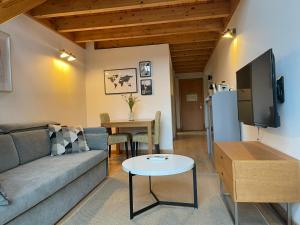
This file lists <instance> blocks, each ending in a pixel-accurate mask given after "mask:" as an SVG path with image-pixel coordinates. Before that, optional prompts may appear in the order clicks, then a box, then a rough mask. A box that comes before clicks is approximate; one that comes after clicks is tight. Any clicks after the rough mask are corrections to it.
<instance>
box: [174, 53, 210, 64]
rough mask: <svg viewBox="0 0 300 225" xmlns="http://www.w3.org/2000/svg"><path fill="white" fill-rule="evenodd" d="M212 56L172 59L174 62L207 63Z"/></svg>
mask: <svg viewBox="0 0 300 225" xmlns="http://www.w3.org/2000/svg"><path fill="white" fill-rule="evenodd" d="M209 56H210V55H200V56H183V57H172V62H173V63H176V62H187V61H201V62H202V61H205V62H207V61H208V59H209Z"/></svg>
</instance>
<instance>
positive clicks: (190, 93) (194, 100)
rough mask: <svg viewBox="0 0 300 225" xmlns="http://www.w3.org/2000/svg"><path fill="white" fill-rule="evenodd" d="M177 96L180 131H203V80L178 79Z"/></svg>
mask: <svg viewBox="0 0 300 225" xmlns="http://www.w3.org/2000/svg"><path fill="white" fill-rule="evenodd" d="M179 95H180V120H181V130H183V131H202V130H204V107H203V102H204V99H203V79H202V78H196V79H180V80H179Z"/></svg>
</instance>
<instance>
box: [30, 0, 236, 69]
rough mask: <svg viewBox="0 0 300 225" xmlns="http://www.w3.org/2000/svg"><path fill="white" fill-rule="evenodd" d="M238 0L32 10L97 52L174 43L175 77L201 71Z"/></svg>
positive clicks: (75, 0)
mask: <svg viewBox="0 0 300 225" xmlns="http://www.w3.org/2000/svg"><path fill="white" fill-rule="evenodd" d="M238 2H239V0H48V1H46V2H45V3H43V4H41V5H39V6H37V7H35V8H34V9H32V10H31V11H30V12H29V15H31V16H32V17H33V18H35V19H36V20H38V21H39V22H41V23H43V24H44V25H46V26H48V27H50V28H51V29H54V30H55V31H57V32H59V33H60V34H62V35H64V36H65V37H67V38H69V39H70V40H72V41H74V42H76V43H78V44H80V45H81V46H84V45H85V43H87V42H94V43H95V44H94V45H95V48H96V49H107V48H118V47H129V46H141V45H152V44H163V43H168V44H170V52H171V56H172V62H173V68H174V70H175V72H177V73H186V72H202V71H203V69H204V67H205V65H206V63H207V61H208V59H209V56H210V55H211V53H212V50H213V48H214V47H215V45H216V42H217V40H218V39H219V38H220V35H221V33H222V31H224V29H225V27H226V25H227V21H229V19H230V17H231V15H232V13H233V12H234V10H235V8H236V6H237V4H238Z"/></svg>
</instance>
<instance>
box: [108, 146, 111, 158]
mask: <svg viewBox="0 0 300 225" xmlns="http://www.w3.org/2000/svg"><path fill="white" fill-rule="evenodd" d="M108 157H109V158H110V157H111V145H109V146H108Z"/></svg>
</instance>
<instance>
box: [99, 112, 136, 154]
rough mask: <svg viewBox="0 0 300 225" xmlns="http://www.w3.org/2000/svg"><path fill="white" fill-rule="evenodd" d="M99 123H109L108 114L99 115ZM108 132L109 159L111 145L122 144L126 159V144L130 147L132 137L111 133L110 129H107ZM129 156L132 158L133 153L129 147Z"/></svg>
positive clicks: (126, 134) (127, 134) (125, 134)
mask: <svg viewBox="0 0 300 225" xmlns="http://www.w3.org/2000/svg"><path fill="white" fill-rule="evenodd" d="M100 121H101V124H102V123H109V122H110V117H109V114H108V113H101V114H100ZM107 132H108V140H107V143H108V155H109V157H111V145H115V144H121V143H124V145H125V150H126V157H127V158H128V143H130V146H132V135H131V134H130V133H115V134H113V133H112V130H111V128H108V129H107ZM131 155H132V156H134V151H133V150H132V147H131Z"/></svg>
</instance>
